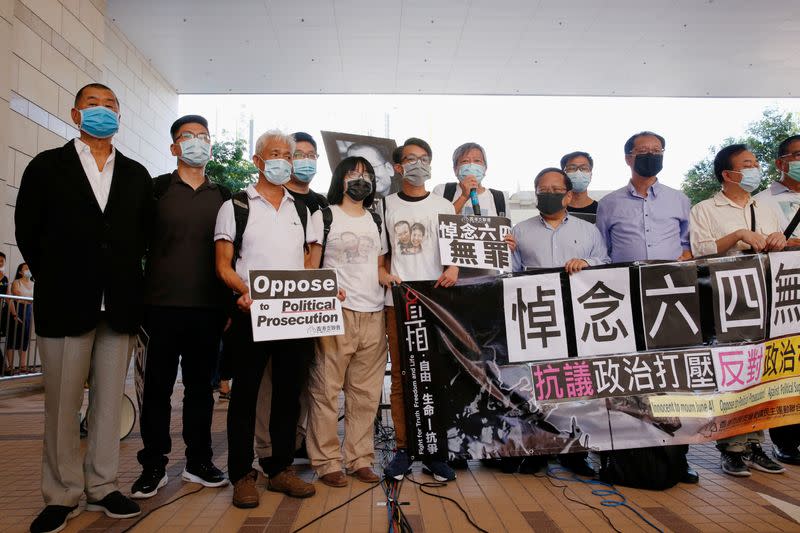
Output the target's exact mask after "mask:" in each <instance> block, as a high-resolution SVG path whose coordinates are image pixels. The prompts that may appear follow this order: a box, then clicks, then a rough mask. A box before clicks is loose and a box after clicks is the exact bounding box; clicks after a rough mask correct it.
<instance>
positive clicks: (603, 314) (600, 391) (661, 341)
mask: <svg viewBox="0 0 800 533" xmlns="http://www.w3.org/2000/svg"><path fill="white" fill-rule="evenodd" d="M433 285H434V282H427V281H415V282H406V283H402V284H401V285H400V286H398V287H395V288H394V289H393V297H394V301H395V309H397V310H398V313H397V320H398V328H399V336H400V338H401V339H403V341H404V342H401V351H402V356H403V357H402V364H403V367H404V371H405V374H404V383H403V385H404V400H405V404H406V426H407V432H408V438H409V449H410V450H411V451H412V453H413V455H415V456H422V457H423V458H425V457H436V458H447V457H449V458H464V459H468V458H474V459H478V458H485V457H503V456H519V455H534V454H550V453H568V452H579V451H589V450H593V451H603V450H613V449H624V448H639V447H646V446H659V445H677V444H692V443H699V442H707V441H712V440H716V439H721V438H725V437H729V436H733V435H738V434H741V433H746V432H750V431H758V430H761V429H766V428H770V427H775V426H782V425H788V424H797V423H800V252H797V251H787V252H779V253H771V254H769V255H741V256H735V257H715V258H706V259H701V260H696V261H688V262H680V263H675V262H652V263H634V264H630V263H627V264H614V265H607V266H602V267H593V268H587V269H584V270H583V271H581V272H579V273H576V274H572V275H568V274H567V273H566V272H564V271H563V269H547V270H541V271H535V272H525V273H521V274H515V275H508V276H500V277H497V278H495V279H493V280H488V281H486V282H484V283H474V284H469V285H462V286H456V287H452V288H434V287H433Z"/></svg>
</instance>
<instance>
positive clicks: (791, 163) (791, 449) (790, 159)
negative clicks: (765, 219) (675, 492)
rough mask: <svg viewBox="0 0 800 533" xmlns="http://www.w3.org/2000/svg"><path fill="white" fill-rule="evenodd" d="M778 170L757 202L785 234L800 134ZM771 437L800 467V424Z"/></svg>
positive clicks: (792, 241) (778, 455)
mask: <svg viewBox="0 0 800 533" xmlns="http://www.w3.org/2000/svg"><path fill="white" fill-rule="evenodd" d="M775 168H777V169H778V170H779V171H780V173H781V179H780V180H779V181H776V182H773V183H772V184H770V186H769V187H768V188H767V189H765V190H763V191H761V192H760V193H758V194H757V195H756V196H755V199H756V201H757V202H759V203H760V204H762V205H764V206H767V207H769V208H770V209H772V210H773V211H774V212H775V214H776V215H777V217H778V221H779V223H780V228H781V231H786V228H787V226H788V225H789V223H790V222H791V221H792V219H793V218H794V217H795V215H796V214H797V212H798V210H800V135H792V136H791V137H787V138H786V139H784V140H783V141H781V143H780V144H779V145H778V153H777V159H775ZM787 246H800V224H798V225H797V226H796V227H795V229H794V231H793V232H792V234H791V235H789V238H788V241H787ZM769 438H770V440H772V454H773V456H774V457H775V459H777V460H778V461H780V462H782V463H787V464H791V465H800V450H799V449H798V447H800V424H792V425H789V426H781V427H776V428H772V429H770V430H769Z"/></svg>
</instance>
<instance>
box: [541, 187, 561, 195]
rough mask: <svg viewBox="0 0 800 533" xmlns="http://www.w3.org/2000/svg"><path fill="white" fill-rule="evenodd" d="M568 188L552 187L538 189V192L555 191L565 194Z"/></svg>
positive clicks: (555, 192)
mask: <svg viewBox="0 0 800 533" xmlns="http://www.w3.org/2000/svg"><path fill="white" fill-rule="evenodd" d="M566 192H567V189H566V188H565V187H550V188H548V189H536V194H547V193H554V194H565V193H566Z"/></svg>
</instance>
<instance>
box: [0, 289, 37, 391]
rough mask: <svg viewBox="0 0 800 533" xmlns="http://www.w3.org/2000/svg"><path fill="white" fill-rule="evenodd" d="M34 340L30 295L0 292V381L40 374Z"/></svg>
mask: <svg viewBox="0 0 800 533" xmlns="http://www.w3.org/2000/svg"><path fill="white" fill-rule="evenodd" d="M23 305H24V307H21V306H23ZM36 340H37V339H36V334H35V332H34V327H33V298H31V297H30V296H16V295H13V294H0V382H2V381H4V380H9V379H14V378H19V377H30V376H36V375H39V374H41V372H42V366H41V365H42V363H41V359H40V357H39V350H38V343H37V342H36Z"/></svg>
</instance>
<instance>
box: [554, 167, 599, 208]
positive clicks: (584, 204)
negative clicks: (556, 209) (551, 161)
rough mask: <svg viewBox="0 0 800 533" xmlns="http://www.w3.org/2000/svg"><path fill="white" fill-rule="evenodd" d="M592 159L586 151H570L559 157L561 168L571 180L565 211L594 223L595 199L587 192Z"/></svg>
mask: <svg viewBox="0 0 800 533" xmlns="http://www.w3.org/2000/svg"><path fill="white" fill-rule="evenodd" d="M593 168H594V160H593V159H592V156H590V155H589V154H588V153H586V152H570V153H568V154H567V155H565V156H564V157H562V158H561V170H563V171H564V172H566V173H567V176H569V179H570V181H571V182H572V198H571V200H570V201H569V205H568V206H567V211H569V212H570V213H574V214H575V215H577V217H578V218H581V219H583V220H586V221H587V222H592V223H594V222H595V221H596V219H597V200H594V199H592V198H591V197H590V196H589V193H588V192H587V191H588V189H589V184H590V183H591V182H592V169H593Z"/></svg>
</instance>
